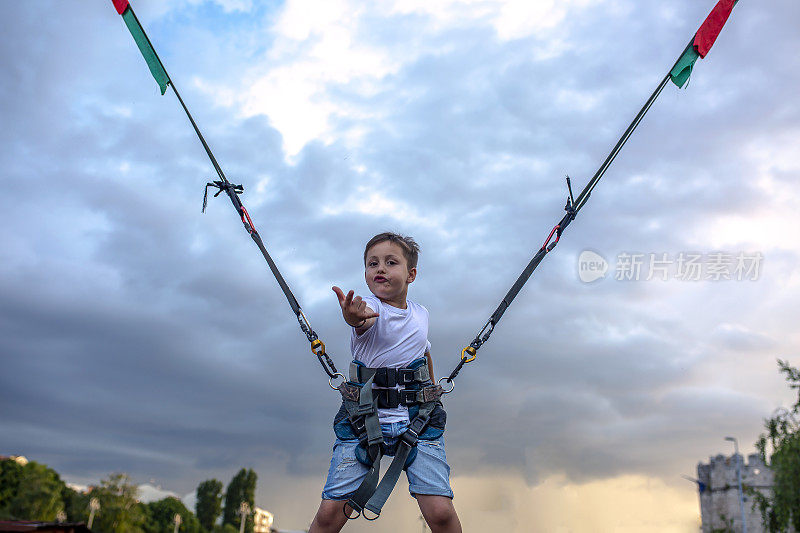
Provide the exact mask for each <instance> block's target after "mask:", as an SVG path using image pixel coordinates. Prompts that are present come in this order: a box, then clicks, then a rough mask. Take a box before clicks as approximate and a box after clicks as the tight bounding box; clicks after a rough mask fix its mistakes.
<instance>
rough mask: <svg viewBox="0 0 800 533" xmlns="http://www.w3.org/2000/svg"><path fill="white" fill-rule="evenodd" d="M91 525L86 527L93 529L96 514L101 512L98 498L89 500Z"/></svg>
mask: <svg viewBox="0 0 800 533" xmlns="http://www.w3.org/2000/svg"><path fill="white" fill-rule="evenodd" d="M89 510H90V512H89V523H88V524H86V527H87V528H89V529H92V522H94V514H95V513H96V512H97V511H99V510H100V500H98V499H97V498H92V499H91V500H89Z"/></svg>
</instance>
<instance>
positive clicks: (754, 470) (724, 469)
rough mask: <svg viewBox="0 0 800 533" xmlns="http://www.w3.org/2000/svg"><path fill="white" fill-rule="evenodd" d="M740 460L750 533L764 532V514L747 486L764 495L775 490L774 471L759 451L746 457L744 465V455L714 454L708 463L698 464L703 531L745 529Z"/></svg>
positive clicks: (746, 517)
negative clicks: (739, 482) (749, 493)
mask: <svg viewBox="0 0 800 533" xmlns="http://www.w3.org/2000/svg"><path fill="white" fill-rule="evenodd" d="M738 461H741V469H742V487H743V489H744V513H745V520H746V521H747V533H763V532H764V531H765V529H764V525H763V524H762V522H761V513H760V512H759V510H758V508H757V507H754V506H753V503H754V500H753V498H752V497H751V496H748V495H747V489H748V488H750V489H756V490H758V491H759V492H761V493H762V494H765V495H769V494H771V493H772V484H773V474H772V471H771V470H770V469H769V467H768V466H766V465H765V464H764V462H763V461H762V460H761V457H760V456H759V455H758V454H757V453H752V454H750V455H749V456H748V457H747V463H746V464H745V463H744V461H743V459H742V456H741V455H732V456H730V457H725V456H724V455H722V454H720V455H717V456H716V457H711V458H710V461H709V462H708V464H704V463H699V464H698V465H697V478H698V485H699V489H700V516H701V519H702V526H701V527H702V531H703V533H711V532H712V531H715V530H730V529H731V528H732V529H733V531H736V532H739V531H742V513H741V509H740V507H739V484H738V479H737V476H736V466H737V463H738Z"/></svg>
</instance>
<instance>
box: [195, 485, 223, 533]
mask: <svg viewBox="0 0 800 533" xmlns="http://www.w3.org/2000/svg"><path fill="white" fill-rule="evenodd" d="M194 509H195V511H196V512H197V519H198V520H200V525H201V526H203V528H204V529H206V530H207V531H211V530H212V529H214V523H215V522H216V521H217V518H219V515H220V514H221V513H222V481H219V480H217V479H207V480H205V481H203V482H202V483H200V484H199V485H198V486H197V503H196V504H195V507H194Z"/></svg>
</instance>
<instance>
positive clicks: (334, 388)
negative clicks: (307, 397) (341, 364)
mask: <svg viewBox="0 0 800 533" xmlns="http://www.w3.org/2000/svg"><path fill="white" fill-rule="evenodd" d="M337 377H340V378H342V383H344V382H345V381H347V379H346V378H345V377H344V376H343V375H342V374H340V373H339V372H337V373H335V374H334V375H332V376H331V377H330V379H329V380H328V385H330V387H331V388H332V389H333V390H339V387H334V386H333V380H334V379H335V378H337ZM342 383H339V385H341V384H342Z"/></svg>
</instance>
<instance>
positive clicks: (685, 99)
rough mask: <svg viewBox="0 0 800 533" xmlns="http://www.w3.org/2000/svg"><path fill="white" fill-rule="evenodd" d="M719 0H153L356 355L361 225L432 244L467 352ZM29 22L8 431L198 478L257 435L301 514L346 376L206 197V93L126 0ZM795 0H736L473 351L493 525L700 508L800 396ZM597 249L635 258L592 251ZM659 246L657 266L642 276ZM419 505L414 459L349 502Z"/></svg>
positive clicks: (139, 477) (10, 85)
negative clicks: (332, 384) (684, 80)
mask: <svg viewBox="0 0 800 533" xmlns="http://www.w3.org/2000/svg"><path fill="white" fill-rule="evenodd" d="M713 4H714V2H713V0H703V1H700V0H675V1H673V2H669V3H663V2H641V1H635V0H561V1H555V0H533V1H531V0H527V1H525V0H506V1H501V0H464V1H455V0H438V1H433V2H431V1H422V0H404V1H398V2H392V1H387V2H366V3H365V2H359V1H356V0H328V1H325V2H321V1H313V0H286V1H285V2H257V1H254V0H213V1H211V0H170V1H168V2H164V1H155V0H138V1H135V2H134V3H133V6H134V8H135V9H136V13H137V15H138V17H139V19H140V20H141V22H142V24H143V25H144V27H145V29H146V30H147V32H148V34H149V36H150V39H151V41H152V42H153V43H154V45H155V47H156V49H157V51H158V53H159V54H160V56H161V58H162V60H163V62H164V64H165V65H166V68H167V70H168V72H169V73H170V75H171V77H172V79H173V81H174V83H175V85H176V86H177V87H178V90H179V91H181V93H182V96H183V98H184V100H185V101H186V103H187V105H188V106H189V108H190V109H191V110H192V113H193V114H194V116H195V119H196V120H197V122H198V123H199V125H200V128H201V129H202V131H203V132H204V135H205V137H206V138H207V140H208V142H209V144H210V145H211V147H212V149H213V150H214V152H215V154H216V156H217V158H218V160H219V161H220V164H221V165H222V167H223V169H224V170H225V172H226V174H227V176H228V177H229V178H230V179H231V181H234V182H235V183H242V184H243V185H244V188H245V194H244V196H243V200H244V202H245V204H246V205H247V206H248V208H249V211H250V214H251V215H252V218H253V220H254V222H255V224H256V227H257V228H258V229H259V231H260V234H261V236H262V238H263V239H264V241H265V243H266V245H267V248H268V249H269V250H270V253H271V254H272V256H273V257H274V259H275V260H276V262H277V264H278V265H279V267H280V268H281V270H282V272H283V273H284V276H285V277H286V279H287V281H288V282H289V284H290V285H291V287H292V289H293V290H294V292H295V294H296V295H297V297H298V299H299V301H300V303H301V305H302V306H303V308H304V310H305V312H306V314H307V316H308V317H309V319H310V321H311V323H312V325H313V326H314V328H315V329H316V330H317V331H318V333H319V334H320V336H321V338H322V339H323V341H325V343H326V345H327V346H328V351H329V353H331V354H332V356H333V358H334V360H335V362H336V365H337V367H338V368H339V369H345V368H346V367H347V363H348V360H349V343H348V340H349V331H348V329H347V327H346V326H345V325H344V324H343V322H342V320H341V315H340V312H339V307H338V305H337V303H336V299H335V296H334V295H333V293H332V292H331V291H330V287H331V285H334V284H336V285H339V286H341V287H344V288H353V289H355V290H356V292H358V293H361V294H364V293H365V292H366V291H367V288H366V285H365V283H364V281H363V265H362V262H361V254H362V252H363V245H364V243H365V242H366V241H367V240H368V239H369V238H370V237H371V236H372V235H374V234H375V233H378V232H381V231H385V230H394V231H399V232H401V233H406V234H410V235H413V236H414V237H415V238H416V239H417V241H418V242H419V243H420V244H421V246H422V254H421V258H420V265H419V275H418V278H417V281H416V282H415V283H414V284H413V286H412V288H411V290H410V297H411V298H412V299H414V300H415V301H418V302H420V303H422V304H423V305H425V306H427V307H428V309H429V310H430V312H431V329H430V331H431V333H430V341H431V343H432V346H433V349H432V352H433V355H434V359H435V361H436V372H437V374H438V375H443V374H446V373H448V372H449V371H450V370H451V369H452V367H453V366H454V365H455V364H456V363H457V361H458V356H459V351H460V349H461V348H462V347H463V346H464V345H465V344H466V343H468V342H469V341H470V340H471V338H472V337H473V336H474V335H475V333H476V332H477V331H478V330H479V329H480V327H481V326H482V325H483V323H484V322H485V321H486V319H487V318H488V317H489V315H490V314H491V313H492V311H493V310H494V308H495V307H496V306H497V304H498V303H499V301H500V300H501V298H502V297H503V295H504V294H505V292H506V291H507V290H508V288H509V287H510V286H511V285H512V283H513V282H514V280H515V279H516V276H517V275H518V274H519V272H520V271H521V270H522V269H523V268H524V266H525V265H526V264H527V262H528V261H529V259H530V258H531V257H532V255H533V254H534V253H535V251H536V249H537V248H538V247H539V246H541V243H542V242H543V241H544V239H545V238H546V236H547V234H548V233H549V231H550V229H551V228H552V227H553V225H554V224H555V223H556V222H557V221H558V220H559V219H560V218H561V216H562V215H563V206H564V201H565V199H566V186H565V182H564V175H565V174H569V175H570V176H571V177H572V180H573V187H574V188H575V189H576V193H577V189H580V188H582V187H583V185H584V184H585V183H586V182H587V181H588V179H589V178H590V177H591V176H592V174H593V173H594V171H595V170H596V169H597V167H598V166H599V165H600V163H601V162H602V161H603V159H604V158H605V156H606V155H607V153H608V151H609V150H610V149H611V147H612V146H613V145H614V143H615V142H616V140H617V138H618V136H619V135H620V133H621V132H622V131H623V130H624V128H625V127H626V126H627V124H628V123H629V121H630V120H631V119H632V118H633V116H634V115H635V114H636V112H637V111H638V110H639V108H640V106H641V105H642V104H643V103H644V101H645V100H646V98H647V96H648V95H649V94H650V93H651V92H652V90H653V89H654V88H655V87H656V86H657V84H658V83H659V81H660V80H661V79H662V78H663V76H664V75H665V73H666V72H667V71H668V69H669V68H670V67H671V65H672V64H673V62H674V61H675V60H676V59H677V57H678V55H679V54H680V52H681V51H682V50H683V47H684V46H685V44H686V43H687V41H688V40H689V38H690V37H691V36H692V34H693V33H694V32H695V31H696V29H697V27H698V26H699V25H700V24H701V22H702V21H703V19H704V18H705V16H706V15H707V13H708V12H709V11H710V9H711V8H712V7H713ZM0 20H2V21H3V32H2V33H3V37H2V38H1V39H0V61H2V76H0V120H1V121H2V125H3V127H2V128H1V129H0V168H2V171H0V191H2V192H0V224H2V228H3V231H2V232H0V358H2V359H1V360H0V361H1V363H2V371H1V372H0V454H23V455H25V456H27V457H28V458H30V459H33V460H36V461H40V462H43V463H47V464H48V465H50V466H52V467H53V468H55V469H56V470H58V471H59V472H60V473H61V474H62V475H63V476H64V477H65V478H66V479H67V480H69V481H73V482H75V483H83V484H87V483H93V482H97V481H98V480H99V479H101V478H103V477H105V476H107V475H108V474H109V473H110V472H115V471H124V472H128V473H129V474H130V475H131V476H132V477H133V479H134V480H136V481H137V482H139V483H144V482H148V481H149V482H151V483H152V484H154V485H160V486H162V487H163V488H165V489H167V490H170V491H173V492H175V493H177V494H181V495H183V494H189V493H192V492H193V491H194V489H195V488H196V486H197V485H198V484H199V483H200V482H201V481H203V480H205V479H208V478H212V477H216V478H219V479H221V480H222V481H223V482H225V483H226V484H227V482H228V481H229V480H230V478H231V477H232V476H233V474H234V473H235V472H236V471H237V470H238V469H239V468H241V467H252V468H254V469H255V470H256V471H257V473H258V476H259V485H258V493H257V503H258V504H259V505H260V506H262V507H265V508H267V509H269V510H271V511H272V512H274V513H275V515H276V525H278V526H279V527H281V528H287V529H290V528H296V529H299V528H305V527H306V526H307V525H308V523H309V522H310V521H311V518H312V517H313V513H314V511H315V510H316V507H317V505H318V503H319V494H320V491H321V488H322V484H323V482H324V476H325V473H326V470H327V465H328V462H329V460H330V449H331V448H330V447H331V444H332V439H333V435H332V432H331V427H330V422H331V419H332V417H333V415H334V413H335V412H336V410H337V408H338V404H339V397H338V394H337V393H336V392H334V391H332V390H330V389H329V387H328V385H327V378H326V376H325V374H324V373H323V372H322V369H321V368H320V367H319V365H318V363H317V362H316V359H315V358H314V356H313V355H312V354H311V353H310V352H309V350H308V344H307V342H306V339H305V337H304V336H303V335H302V333H300V331H299V329H298V327H297V324H296V321H295V318H294V315H293V314H292V312H291V310H290V309H289V307H288V306H287V305H286V301H285V298H284V296H283V294H282V293H281V292H280V289H279V288H278V285H277V283H276V282H275V280H274V279H273V278H272V275H271V274H270V273H269V271H268V270H267V267H266V264H265V263H264V261H263V259H262V258H261V256H260V254H259V252H258V250H257V249H256V247H255V246H254V245H253V243H252V242H251V240H250V239H249V237H248V236H247V234H246V233H245V232H244V230H243V228H242V226H241V223H240V222H239V221H238V219H237V216H236V214H235V212H234V211H233V209H232V208H231V206H230V202H228V201H227V200H226V199H224V198H217V199H213V198H210V199H209V207H208V210H207V212H206V214H205V215H201V213H200V207H201V203H202V194H203V186H204V185H205V183H206V181H208V180H209V179H211V178H212V177H213V175H214V172H213V168H212V167H211V165H210V163H209V161H208V159H207V158H206V155H205V153H204V152H203V150H202V147H201V146H200V144H199V142H198V140H197V138H196V137H195V136H194V133H193V132H192V130H191V127H190V125H189V123H188V121H187V119H186V117H185V116H184V115H183V111H182V110H181V109H180V106H179V104H178V102H177V99H176V98H175V96H174V94H173V93H172V91H171V90H168V92H167V94H166V95H164V96H160V95H159V92H158V87H157V85H156V83H155V82H154V80H153V79H152V77H151V76H150V73H149V71H148V70H147V67H146V65H145V63H144V60H143V59H142V56H141V55H140V53H139V51H138V50H137V48H136V46H135V44H134V42H133V40H132V38H131V36H130V34H129V33H128V30H127V29H126V27H125V25H124V23H123V21H122V20H121V18H120V17H119V15H117V13H116V11H115V10H114V9H113V7H112V5H111V2H108V1H105V0H103V1H100V0H98V1H93V2H85V1H77V0H69V1H66V0H62V1H59V2H56V1H45V0H36V1H26V2H14V1H11V0H6V1H3V2H0ZM799 24H800V4H798V2H796V0H775V1H773V2H740V3H739V5H738V6H737V7H736V9H735V10H734V13H733V15H732V17H731V19H730V20H729V23H728V25H727V26H726V27H725V29H724V31H723V32H722V34H721V36H720V37H719V39H718V41H717V43H716V45H715V46H714V48H713V50H712V51H711V53H710V54H709V55H708V56H707V57H706V58H705V59H702V60H700V61H699V62H698V64H697V66H696V67H695V71H694V75H693V77H692V78H691V80H690V82H689V85H688V88H687V89H686V90H679V89H678V88H677V87H675V86H674V85H672V84H669V85H668V86H667V87H666V89H665V90H664V92H663V93H662V95H661V97H660V98H659V100H658V101H657V102H656V103H655V105H654V106H653V108H652V110H651V111H650V113H649V114H648V115H647V117H646V118H645V120H644V121H643V123H642V124H641V126H640V129H639V130H638V131H637V132H636V134H635V135H634V136H633V137H632V139H631V140H630V142H629V143H628V144H627V145H626V146H625V148H624V150H623V151H622V153H621V154H620V156H619V157H618V159H617V161H616V162H615V163H614V165H613V166H612V167H611V169H610V170H609V171H608V173H607V174H606V176H605V177H604V178H603V180H602V181H601V182H600V184H599V185H598V187H597V189H595V191H594V193H593V194H592V196H591V199H590V200H589V203H588V204H587V205H586V207H585V208H584V209H583V210H582V211H581V213H580V216H579V217H578V219H577V220H576V221H575V222H574V223H573V224H572V225H571V226H570V227H569V229H568V230H567V232H565V234H564V236H563V237H562V239H561V242H560V243H559V245H558V247H557V248H556V249H555V250H554V252H553V253H552V254H550V255H549V256H548V257H547V258H546V259H545V261H544V262H543V263H542V264H541V266H540V267H539V269H538V270H537V271H536V274H535V275H534V277H533V278H532V279H531V280H530V281H529V283H528V285H527V286H526V287H525V289H524V290H523V291H522V292H521V293H520V294H519V296H518V297H517V299H516V300H515V302H514V303H513V305H512V307H511V308H510V309H509V311H508V312H507V313H506V316H505V317H504V318H503V321H502V322H501V323H500V325H499V326H498V327H497V328H496V330H495V332H494V334H493V337H492V339H491V340H490V342H489V343H487V344H486V345H485V346H484V347H483V348H482V349H481V350H480V352H479V356H478V359H477V360H476V361H475V362H474V363H472V364H470V365H468V366H467V367H465V369H464V371H463V373H462V374H461V376H459V379H458V380H457V387H456V389H455V391H454V392H453V393H452V394H451V395H449V396H447V397H446V398H445V407H446V409H447V411H448V415H449V416H448V427H447V434H446V435H447V454H448V458H449V461H450V464H451V466H452V469H453V470H452V472H453V478H452V482H453V487H454V490H455V492H456V499H455V503H456V507H457V509H458V511H459V513H460V514H461V518H462V522H463V523H464V525H465V530H466V531H477V530H478V529H479V528H480V527H489V526H491V527H493V528H495V529H496V530H498V531H500V530H502V531H518V532H522V531H555V530H557V529H558V528H562V529H561V530H564V531H696V528H697V524H698V523H699V507H698V502H697V494H696V489H695V488H694V487H693V485H691V484H690V483H688V482H686V481H685V480H683V479H681V478H680V475H681V474H689V475H693V474H694V473H695V468H696V465H697V463H698V461H707V459H708V456H710V455H716V454H717V453H726V454H730V453H732V450H731V446H730V443H727V442H725V441H724V440H723V437H725V436H727V435H734V436H736V437H738V438H739V439H740V444H741V447H742V449H743V451H745V452H752V451H753V446H752V444H753V442H754V441H755V439H756V437H757V435H758V433H759V432H760V429H761V423H762V419H763V418H764V417H765V416H768V415H769V414H770V413H771V412H772V411H773V410H774V409H775V408H776V407H778V406H780V405H788V404H789V403H790V401H791V394H790V391H789V390H788V388H787V387H786V386H785V385H784V383H783V380H782V378H781V377H780V376H779V375H778V372H777V366H776V363H775V361H776V359H777V358H784V359H789V361H791V362H792V363H793V364H795V365H797V364H800V355H798V350H799V349H800V333H798V330H797V328H796V323H797V316H798V311H800V303H798V302H800V272H799V271H798V268H797V266H796V265H797V263H798V255H799V253H800V249H799V248H798V240H799V239H798V237H799V236H800V230H798V228H800V212H799V211H798V209H797V205H798V200H800V185H799V184H798V181H797V176H798V171H799V170H800V158H798V156H797V139H798V138H799V137H798V136H799V135H800V104H799V103H798V100H797V87H798V85H799V84H800V56H798V54H797V50H798V49H800V34H799V33H798V31H797V30H798V27H800V26H799ZM585 250H591V251H592V252H594V253H596V254H598V255H599V256H601V257H602V258H603V259H604V260H605V261H606V262H607V264H608V272H607V274H606V276H605V278H601V279H598V280H596V281H594V282H591V283H587V282H584V281H582V280H581V277H580V276H579V271H578V264H579V261H578V258H579V255H580V254H581V252H583V251H585ZM716 252H725V253H726V254H730V255H729V256H715V255H714V254H715V253H716ZM625 254H628V255H625ZM636 254H642V255H641V256H639V255H636ZM650 254H656V255H655V257H656V258H657V259H659V260H664V259H665V260H666V262H665V263H662V264H663V265H665V266H667V267H668V268H667V270H668V272H667V278H668V279H667V280H661V279H660V277H661V276H660V275H655V276H652V278H658V279H647V278H649V277H651V276H650V272H649V268H650V266H651V265H653V261H652V259H653V257H652V256H651V255H650ZM665 254H666V255H665ZM681 254H683V257H684V258H686V257H688V256H689V255H692V254H694V255H695V256H698V255H699V258H700V259H699V262H700V264H701V267H702V270H701V273H700V274H701V275H700V279H695V280H691V279H681V278H680V277H679V276H678V273H677V267H678V258H679V257H681ZM631 255H633V256H634V257H636V258H638V259H641V261H642V267H641V268H642V270H641V272H640V273H639V276H638V280H637V279H629V280H618V279H616V278H617V277H623V275H628V274H630V275H632V277H634V278H636V276H635V272H631V271H628V270H625V269H624V268H623V267H624V266H625V260H626V257H630V256H631ZM738 256H741V257H743V258H744V259H745V260H747V259H753V258H760V259H758V260H757V263H758V264H757V266H758V267H759V268H758V271H757V272H754V271H752V270H751V271H749V272H745V274H746V275H744V276H737V272H736V271H735V266H736V258H737V257H738ZM720 257H722V259H724V260H723V261H719V259H720ZM727 259H730V260H731V261H732V263H727V262H726V261H725V260H727ZM754 261H755V260H754ZM751 262H752V261H751ZM750 266H752V265H750ZM714 268H716V269H717V271H719V270H720V269H721V270H722V271H723V274H726V273H730V274H731V277H732V278H733V279H730V280H725V279H721V280H716V281H715V280H713V279H707V278H709V277H712V278H713V277H714V276H713V270H714ZM658 272H659V271H656V273H657V274H658ZM741 273H742V272H739V274H741ZM689 277H691V276H689ZM723 277H724V276H723ZM737 277H743V278H744V279H741V280H738V279H736V278H737ZM415 509H416V508H415V504H414V503H413V500H411V499H410V498H409V497H408V493H407V484H406V482H405V480H401V482H400V483H399V485H398V489H396V491H395V494H394V495H393V497H392V499H391V500H390V503H389V504H388V505H387V508H386V510H385V512H384V516H383V517H382V518H381V520H379V521H378V522H376V523H374V524H371V525H370V526H369V527H368V526H367V525H365V524H363V523H360V524H357V525H354V526H353V527H352V531H366V530H367V529H369V530H370V531H376V532H377V531H397V530H399V529H398V528H402V529H406V530H408V529H411V528H418V527H419V522H418V521H417V516H418V514H419V513H418V510H415Z"/></svg>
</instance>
